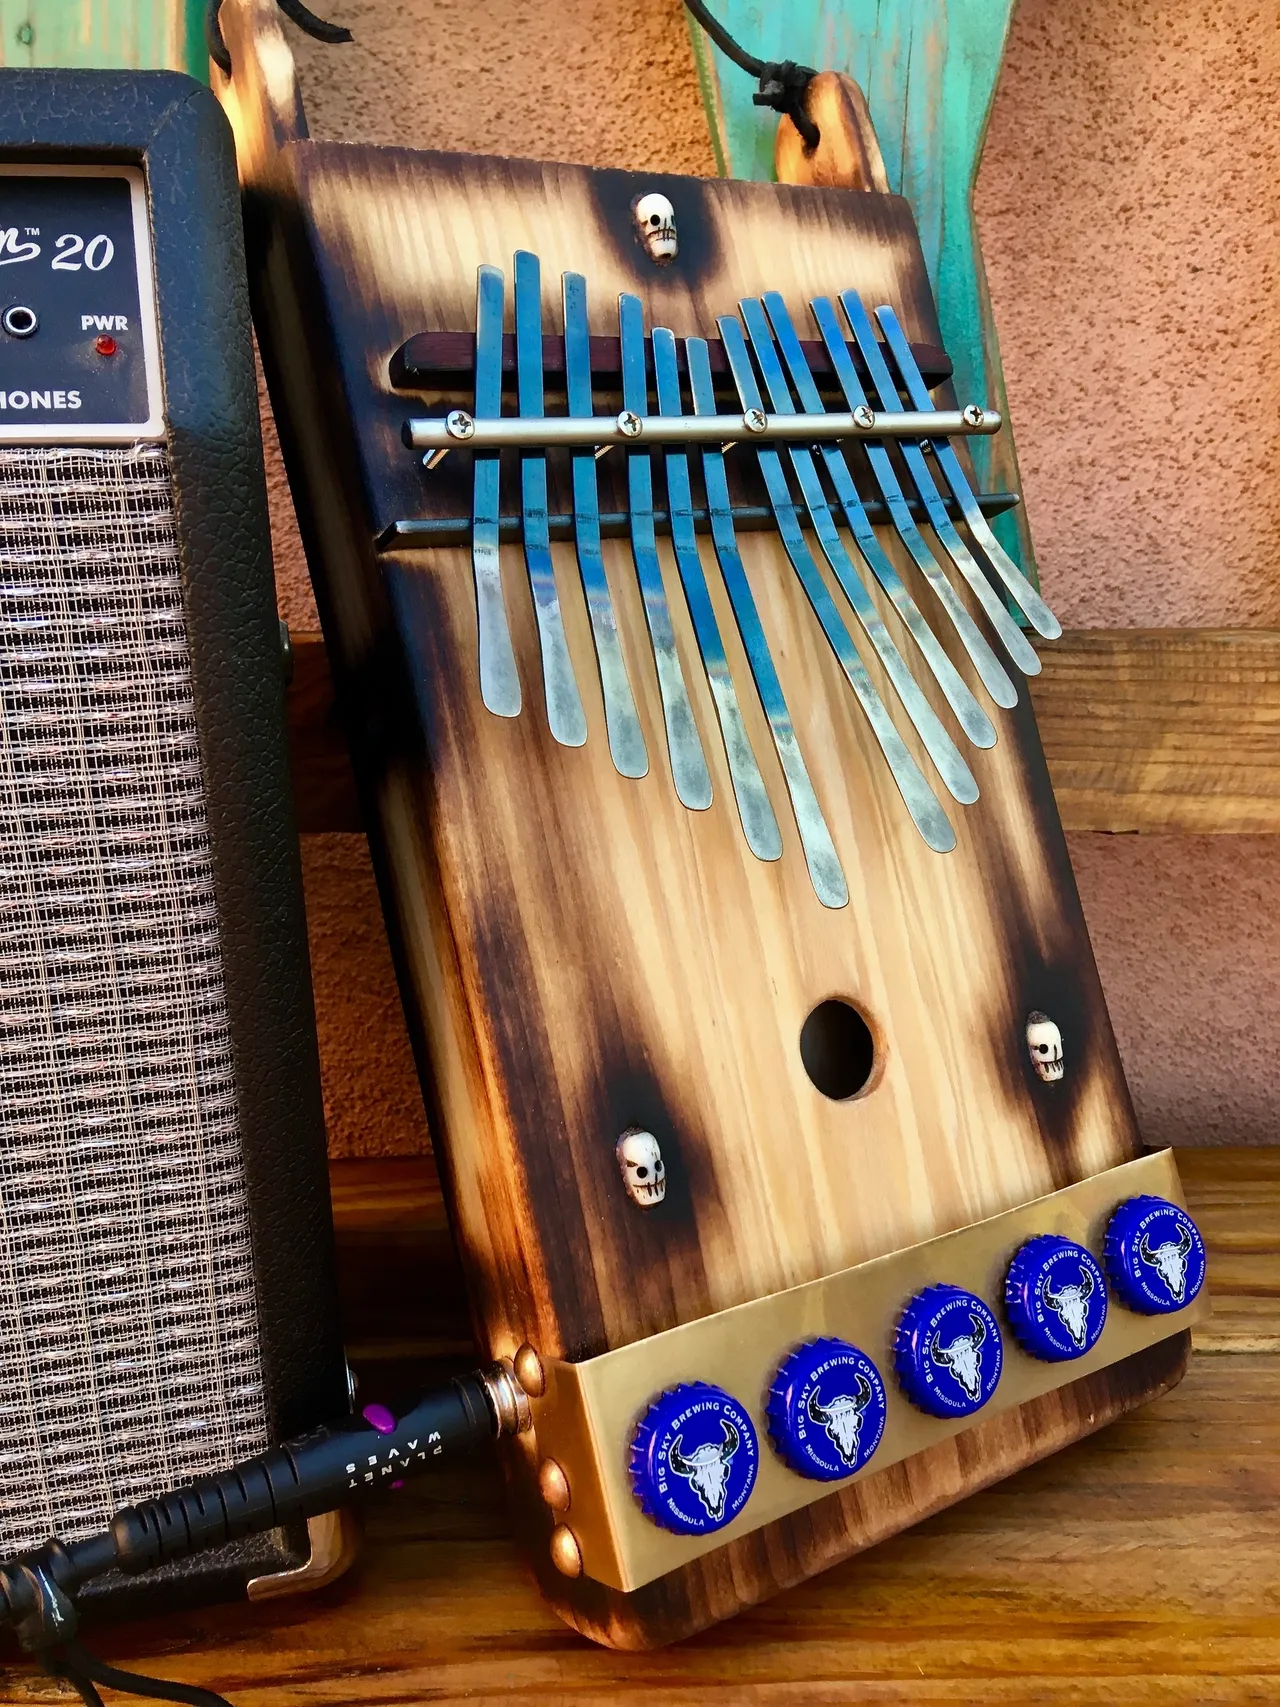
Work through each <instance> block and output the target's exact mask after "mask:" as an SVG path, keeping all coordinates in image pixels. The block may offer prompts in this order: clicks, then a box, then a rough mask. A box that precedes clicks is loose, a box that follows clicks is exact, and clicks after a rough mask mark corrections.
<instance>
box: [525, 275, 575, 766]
mask: <svg viewBox="0 0 1280 1707" xmlns="http://www.w3.org/2000/svg"><path fill="white" fill-rule="evenodd" d="M516 361H517V365H518V368H519V402H520V413H521V415H523V416H525V417H527V418H538V419H540V418H541V415H542V407H543V396H542V268H541V266H540V264H539V261H538V257H537V256H536V255H534V254H531V253H530V252H529V250H527V249H521V250H519V251H518V252H517V254H516ZM520 511H521V514H522V516H523V517H524V557H525V564H526V565H527V567H528V571H529V586H530V588H531V589H532V592H533V608H534V613H535V615H536V616H537V619H538V641H539V644H540V646H541V649H542V682H543V688H544V690H545V692H546V696H547V722H548V724H549V725H550V728H551V733H552V734H553V735H554V736H555V738H556V740H557V741H559V742H560V744H561V745H562V746H564V747H581V746H584V745H585V743H586V739H587V718H586V713H585V712H584V711H583V709H582V696H581V695H580V694H579V692H578V682H577V678H576V676H575V675H574V673H573V659H572V658H571V657H570V655H569V642H568V639H567V638H566V636H565V632H564V616H563V614H562V612H561V610H560V595H559V593H558V592H557V591H556V576H555V567H554V565H553V563H552V561H551V536H550V534H549V533H548V531H547V459H546V458H545V457H544V456H526V457H523V458H522V459H521V463H520Z"/></svg>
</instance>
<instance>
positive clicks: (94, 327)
mask: <svg viewBox="0 0 1280 1707" xmlns="http://www.w3.org/2000/svg"><path fill="white" fill-rule="evenodd" d="M162 417H163V402H162V390H161V383H160V359H159V344H158V340H157V335H156V314H155V292H154V284H153V278H152V264H151V249H150V242H149V236H148V227H147V206H146V185H145V181H144V178H143V174H142V172H141V171H140V170H139V169H138V168H137V167H133V166H71V165H67V166H61V165H59V166H31V165H27V164H24V165H21V166H16V165H6V164H4V163H2V162H0V443H4V444H32V443H41V444H49V443H69V444H119V443H129V442H131V441H133V440H135V439H151V438H158V437H160V436H161V434H162V432H163V419H162Z"/></svg>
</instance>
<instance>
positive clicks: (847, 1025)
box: [800, 997, 876, 1102]
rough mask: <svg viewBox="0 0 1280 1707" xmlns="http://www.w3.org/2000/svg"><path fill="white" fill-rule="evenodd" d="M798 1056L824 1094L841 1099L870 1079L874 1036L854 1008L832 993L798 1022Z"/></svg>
mask: <svg viewBox="0 0 1280 1707" xmlns="http://www.w3.org/2000/svg"><path fill="white" fill-rule="evenodd" d="M800 1059H801V1061H802V1062H803V1063H804V1070H805V1072H806V1073H808V1075H809V1077H810V1079H811V1080H812V1081H813V1083H814V1085H815V1087H816V1088H817V1089H818V1090H820V1091H821V1092H822V1094H823V1096H824V1097H830V1098H831V1100H832V1101H833V1102H844V1101H845V1100H846V1099H847V1098H849V1097H853V1096H857V1094H858V1092H859V1091H860V1090H864V1089H865V1088H866V1086H867V1084H868V1082H869V1081H870V1078H871V1073H872V1069H873V1068H874V1067H875V1062H876V1042H875V1038H874V1037H873V1036H872V1035H871V1027H870V1026H869V1025H868V1024H867V1022H866V1020H865V1019H863V1017H862V1015H861V1014H860V1013H859V1012H858V1010H857V1008H855V1007H852V1006H851V1005H850V1004H849V1003H848V1002H842V1001H839V1000H837V999H836V998H834V997H833V998H832V999H831V1000H830V1001H828V1002H819V1003H818V1005H817V1007H816V1008H815V1009H814V1010H813V1012H812V1013H811V1014H810V1015H809V1017H808V1019H807V1020H806V1021H805V1022H804V1024H803V1025H802V1026H801V1028H800Z"/></svg>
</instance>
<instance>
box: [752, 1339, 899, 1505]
mask: <svg viewBox="0 0 1280 1707" xmlns="http://www.w3.org/2000/svg"><path fill="white" fill-rule="evenodd" d="M765 1411H766V1413H767V1415H768V1418H769V1438H770V1439H771V1440H772V1441H773V1444H774V1446H775V1447H776V1448H777V1450H778V1456H779V1457H780V1458H781V1459H782V1460H783V1461H784V1462H785V1463H787V1464H789V1465H790V1467H791V1468H792V1469H793V1470H795V1471H797V1472H798V1474H800V1475H801V1476H812V1477H813V1479H814V1480H815V1481H817V1482H837V1481H839V1480H840V1479H841V1478H842V1477H844V1476H852V1475H853V1473H854V1471H855V1470H861V1468H862V1466H863V1465H864V1464H865V1463H866V1462H867V1460H868V1458H870V1456H871V1454H872V1453H873V1452H874V1451H875V1449H876V1447H877V1446H879V1444H880V1439H881V1436H882V1435H883V1434H884V1413H885V1397H884V1382H883V1381H882V1380H881V1379H880V1371H879V1370H878V1369H877V1368H876V1366H875V1364H874V1363H872V1361H871V1359H870V1358H869V1357H868V1356H867V1355H866V1353H865V1352H861V1351H859V1350H858V1348H857V1346H856V1345H850V1344H849V1342H848V1341H847V1340H836V1339H822V1340H810V1341H809V1343H808V1344H807V1345H802V1346H801V1347H800V1348H799V1350H797V1351H793V1352H792V1353H791V1356H790V1357H789V1358H788V1359H787V1360H786V1362H785V1363H784V1364H783V1365H782V1367H781V1369H779V1371H778V1373H777V1374H776V1375H775V1376H774V1378H773V1386H772V1387H771V1388H770V1390H769V1399H768V1402H767V1404H766V1406H765Z"/></svg>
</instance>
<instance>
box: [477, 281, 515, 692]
mask: <svg viewBox="0 0 1280 1707" xmlns="http://www.w3.org/2000/svg"><path fill="white" fill-rule="evenodd" d="M505 288H506V287H505V285H504V282H503V277H502V273H501V271H500V269H499V268H497V267H481V268H480V271H479V275H478V277H477V280H476V403H475V409H476V414H477V416H489V415H500V414H501V413H502V307H503V297H504V295H505ZM500 476H501V469H500V459H499V457H498V455H497V454H496V453H495V454H493V455H492V456H483V455H477V456H476V459H475V476H474V481H473V484H472V491H471V567H472V570H473V572H474V574H475V583H476V629H477V632H478V636H479V644H480V698H481V699H482V700H483V702H484V704H485V707H486V709H487V710H489V711H492V712H493V713H494V714H495V715H496V716H498V717H518V716H519V715H520V705H521V696H520V676H519V673H518V672H517V670H516V655H515V653H514V651H513V650H512V647H511V628H510V625H509V624H508V622H507V607H506V602H505V600H504V599H503V596H502V569H501V554H500V552H499V549H498V502H499V481H500Z"/></svg>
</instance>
